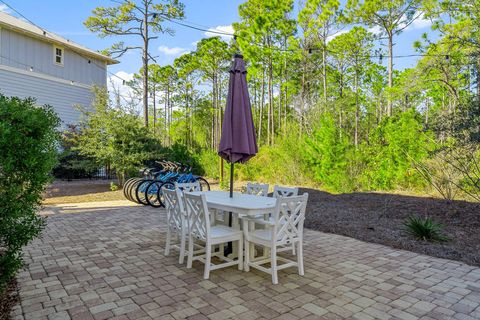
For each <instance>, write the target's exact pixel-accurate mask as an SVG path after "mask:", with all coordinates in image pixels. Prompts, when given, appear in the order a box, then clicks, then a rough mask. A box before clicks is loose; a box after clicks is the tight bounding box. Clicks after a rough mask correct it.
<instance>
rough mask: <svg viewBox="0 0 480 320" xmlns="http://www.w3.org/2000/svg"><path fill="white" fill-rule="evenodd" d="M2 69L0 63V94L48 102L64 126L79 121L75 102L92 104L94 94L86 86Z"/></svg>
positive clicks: (42, 103)
mask: <svg viewBox="0 0 480 320" xmlns="http://www.w3.org/2000/svg"><path fill="white" fill-rule="evenodd" d="M5 69H6V68H5V67H2V66H1V65H0V93H2V94H4V95H6V96H18V97H21V98H26V97H33V98H35V99H37V104H39V105H44V104H48V105H51V106H52V107H53V108H54V110H55V112H56V113H57V114H58V115H59V117H60V119H61V120H62V125H63V126H65V125H67V124H72V123H78V120H79V116H80V112H79V111H78V110H76V108H75V107H74V106H75V105H82V106H84V107H87V108H88V107H90V106H91V104H92V100H93V94H92V91H91V89H90V88H87V87H86V86H79V85H75V84H74V85H72V84H69V83H62V82H60V81H58V80H51V79H45V78H44V77H42V76H41V75H40V76H38V77H35V76H34V75H33V72H32V75H27V74H22V73H19V72H14V71H9V70H5Z"/></svg>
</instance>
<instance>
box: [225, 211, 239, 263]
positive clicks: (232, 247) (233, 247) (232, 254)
mask: <svg viewBox="0 0 480 320" xmlns="http://www.w3.org/2000/svg"><path fill="white" fill-rule="evenodd" d="M230 217H231V219H230V221H231V223H230V226H231V227H232V228H233V229H235V230H240V222H239V219H238V214H237V213H232V212H230ZM228 246H229V249H227V250H228V255H227V257H229V258H230V259H235V258H238V243H237V241H234V242H233V243H232V242H229V243H228Z"/></svg>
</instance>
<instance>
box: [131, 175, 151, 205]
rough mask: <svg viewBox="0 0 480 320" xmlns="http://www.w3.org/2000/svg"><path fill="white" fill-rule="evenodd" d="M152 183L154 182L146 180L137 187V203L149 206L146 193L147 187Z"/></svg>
mask: <svg viewBox="0 0 480 320" xmlns="http://www.w3.org/2000/svg"><path fill="white" fill-rule="evenodd" d="M152 181H153V180H151V179H146V180H143V181H142V182H140V183H139V184H138V185H137V188H136V189H135V199H136V200H137V203H141V204H143V205H144V206H146V205H148V202H147V199H146V197H145V191H147V187H148V185H149V184H150V182H152Z"/></svg>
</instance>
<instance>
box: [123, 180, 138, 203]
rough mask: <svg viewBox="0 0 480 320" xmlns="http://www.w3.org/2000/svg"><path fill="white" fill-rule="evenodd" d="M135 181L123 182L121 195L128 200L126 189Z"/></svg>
mask: <svg viewBox="0 0 480 320" xmlns="http://www.w3.org/2000/svg"><path fill="white" fill-rule="evenodd" d="M136 179H137V178H130V179H128V180H127V181H125V183H124V184H123V195H124V197H125V198H127V199H128V196H127V194H128V188H129V186H130V184H131V183H132V182H133V181H135V180H136Z"/></svg>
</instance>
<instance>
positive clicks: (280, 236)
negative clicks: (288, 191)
mask: <svg viewBox="0 0 480 320" xmlns="http://www.w3.org/2000/svg"><path fill="white" fill-rule="evenodd" d="M307 201H308V193H304V194H303V195H301V196H293V197H277V204H276V206H275V211H274V212H273V220H274V223H275V225H274V226H273V234H272V235H273V237H272V241H273V242H279V243H291V242H292V241H294V240H295V239H298V238H300V239H301V238H302V237H303V236H302V235H303V223H304V221H305V210H306V208H307Z"/></svg>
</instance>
